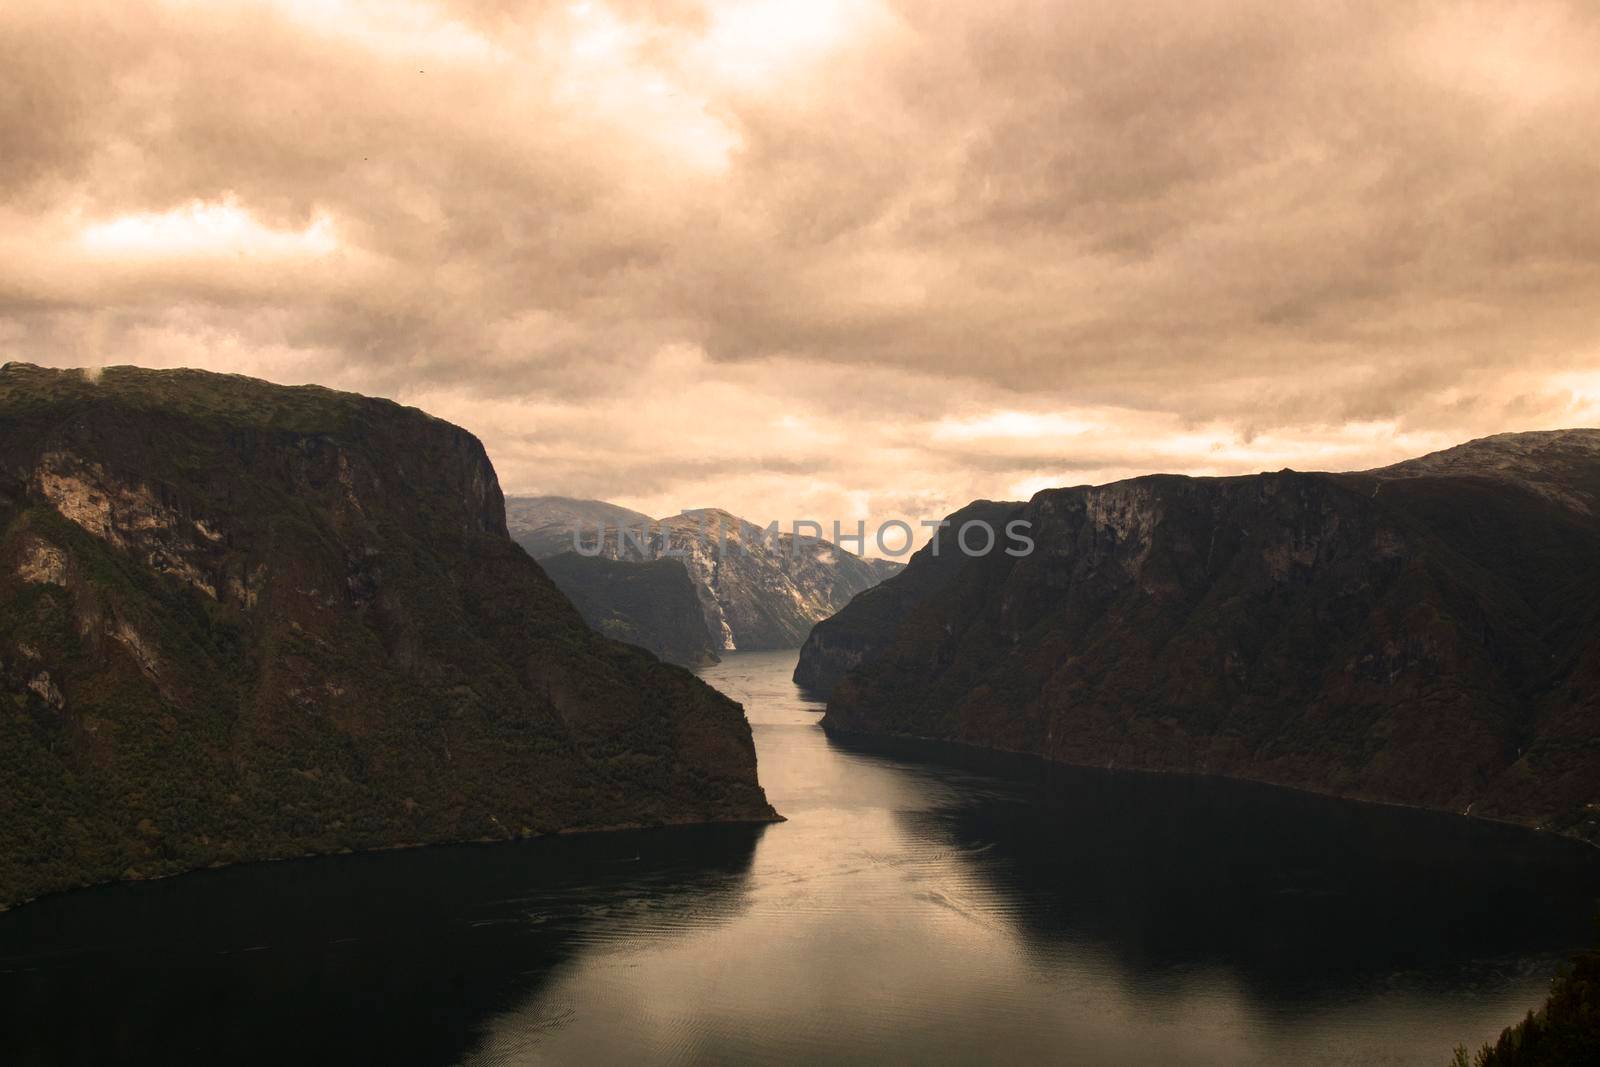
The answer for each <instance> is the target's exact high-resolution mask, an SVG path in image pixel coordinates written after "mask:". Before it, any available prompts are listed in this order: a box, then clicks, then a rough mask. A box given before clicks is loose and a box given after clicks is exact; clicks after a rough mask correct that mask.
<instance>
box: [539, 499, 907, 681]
mask: <svg viewBox="0 0 1600 1067" xmlns="http://www.w3.org/2000/svg"><path fill="white" fill-rule="evenodd" d="M530 499H538V498H530ZM543 499H554V500H563V498H543ZM569 503H571V502H566V501H564V500H563V504H562V505H561V507H560V508H559V509H557V508H552V509H551V510H550V511H549V512H547V513H541V512H537V511H536V510H535V509H532V508H530V509H529V510H528V511H527V512H525V513H524V514H525V520H524V521H526V522H527V523H528V524H529V526H530V528H534V529H538V530H543V531H546V533H544V534H542V535H541V536H540V537H538V538H535V537H533V536H532V535H529V536H526V537H523V538H521V539H520V543H522V544H523V545H524V546H525V547H527V548H528V550H529V552H531V553H533V554H534V555H535V556H537V557H539V558H541V559H545V558H548V557H549V556H552V555H554V554H555V553H556V552H563V551H568V550H570V549H571V548H572V547H573V546H572V521H573V519H572V518H571V517H570V516H572V515H573V514H575V513H576V512H577V511H578V510H579V509H577V508H572V507H568V506H567V505H568V504H569ZM577 503H579V504H582V505H584V506H585V508H584V510H583V512H582V516H583V517H582V518H581V519H579V520H578V521H580V522H581V523H582V526H581V527H580V529H581V531H582V534H583V537H582V546H583V548H584V549H585V550H586V551H590V550H592V551H595V552H596V557H595V558H604V559H612V560H619V561H623V562H627V563H641V562H646V561H666V562H669V563H673V564H675V565H677V566H681V567H683V568H685V569H686V570H687V572H688V575H689V578H690V580H691V581H692V582H693V583H694V585H695V588H696V590H697V591H698V594H699V597H700V605H701V613H702V616H703V618H704V623H705V627H706V629H707V630H708V631H709V632H710V634H711V641H712V646H713V648H715V649H718V650H728V649H772V648H794V647H796V646H797V645H799V644H800V643H801V642H802V641H803V640H804V639H805V636H806V634H807V633H808V632H809V631H810V629H811V627H812V625H813V624H814V623H816V622H817V621H819V620H821V619H825V618H827V617H828V616H830V615H832V614H834V613H835V612H837V611H838V610H839V609H840V608H842V607H844V606H845V605H846V604H847V603H849V602H850V598H851V597H853V596H855V595H856V594H857V593H860V592H862V591H863V590H866V589H869V588H871V587H872V586H874V585H876V584H877V583H879V582H881V581H883V579H885V578H887V577H888V576H889V575H891V574H897V573H899V572H900V571H901V570H903V569H904V568H903V566H902V565H901V564H899V563H895V562H893V561H890V560H881V559H864V558H862V557H861V556H858V555H856V554H855V553H853V552H849V551H846V550H845V549H843V548H840V547H838V546H836V545H834V544H832V543H830V542H828V541H825V540H820V539H813V538H805V537H803V538H801V539H800V540H799V541H798V542H797V541H796V539H795V537H794V535H793V533H780V534H779V535H778V536H776V537H774V538H767V537H765V536H763V533H762V527H759V526H757V525H755V524H754V523H751V522H749V521H747V520H745V519H741V518H739V517H738V516H736V515H733V514H731V513H729V512H726V511H723V510H721V509H719V508H697V509H692V510H688V511H684V512H682V513H681V514H678V515H674V516H672V517H670V518H666V519H661V520H660V521H659V522H657V521H655V520H649V519H642V518H630V519H629V520H628V521H627V522H626V523H614V522H610V521H605V520H603V519H602V518H601V513H600V511H599V510H598V509H597V508H595V507H594V505H599V507H601V508H611V507H615V505H611V504H605V503H603V502H601V501H579V502H577ZM546 514H549V515H555V516H558V517H557V518H555V519H553V520H550V521H546V520H545V518H544V515H546ZM629 514H630V515H634V516H637V514H638V513H637V512H630V513H629ZM597 521H604V522H605V525H604V531H603V533H602V531H601V530H600V528H599V527H597V526H596V522H597ZM556 528H560V529H561V530H562V531H563V532H562V534H561V535H560V536H559V537H558V536H556V535H554V534H553V533H551V532H549V531H552V530H554V529H556ZM645 530H648V536H643V535H642V533H643V531H645ZM550 549H553V550H554V551H550ZM541 552H543V553H545V554H543V555H541ZM668 553H672V554H670V555H669V554H668ZM606 606H607V608H608V609H609V610H611V611H613V612H616V613H617V614H619V615H627V612H628V609H627V608H625V607H623V606H622V605H618V604H608V605H606ZM621 625H625V626H627V627H631V628H632V629H633V630H634V632H636V633H638V634H640V635H641V636H650V635H653V636H652V637H651V643H650V644H649V646H648V647H655V646H656V645H667V644H672V643H677V644H682V643H683V638H682V637H681V636H679V635H676V634H667V633H662V632H659V631H656V630H654V629H653V624H652V623H650V622H648V621H646V620H643V619H640V618H638V617H628V618H627V619H626V620H625V622H623V623H621Z"/></svg>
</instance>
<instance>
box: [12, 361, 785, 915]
mask: <svg viewBox="0 0 1600 1067" xmlns="http://www.w3.org/2000/svg"><path fill="white" fill-rule="evenodd" d="M0 416H3V418H0V684H3V685H4V687H5V689H6V691H7V693H8V695H9V704H8V706H6V707H5V709H4V711H3V712H0V790H3V791H4V793H5V800H6V801H7V805H8V810H9V811H11V812H13V813H14V814H13V815H12V816H8V818H7V819H6V820H5V821H4V823H3V824H0V903H14V902H16V901H19V900H23V899H27V898H29V897H32V896H35V895H37V894H39V893H41V892H48V891H52V890H56V889H64V888H70V887H72V886H77V885H83V884H90V883H94V882H100V881H107V880H116V879H121V878H146V877H156V876H160V875H165V874H171V873H177V872H180V871H183V870H189V869H193V868H195V867H202V866H208V865H212V864H217V863H229V862H238V861H243V860H252V859H266V858H275V857H280V856H289V855H301V854H306V853H316V852H334V851H342V850H346V849H365V848H383V847H392V846H395V845H398V844H414V843H431V842H442V841H457V840H480V839H501V838H510V837H518V836H524V835H527V834H538V833H548V832H554V831H560V830H580V829H601V828H610V827H617V826H626V825H665V824H669V823H677V822H700V821H770V820H772V819H774V818H776V815H775V813H774V812H773V811H772V809H771V806H770V805H769V804H767V802H766V799H765V795H764V794H763V793H762V791H761V788H760V786H759V784H758V782H757V780H756V776H755V751H754V745H753V743H752V741H751V737H750V731H749V725H748V723H746V722H745V720H744V717H743V715H742V713H741V711H740V709H739V706H738V705H737V704H734V703H733V702H732V701H729V700H728V699H727V698H725V697H723V696H721V695H720V694H718V693H716V691H715V690H712V689H711V688H710V687H709V686H706V685H704V683H702V682H700V681H699V680H698V679H696V678H694V677H693V676H692V675H690V674H689V673H688V672H686V671H683V670H681V669H680V668H677V667H673V666H670V665H667V664H663V663H661V662H659V661H658V660H657V659H656V658H655V657H653V656H651V655H649V654H648V653H646V652H643V651H641V650H638V649H635V648H632V647H630V646H628V645H624V644H621V643H618V642H614V641H610V640H607V639H605V638H602V637H600V636H598V635H596V634H594V633H593V632H592V631H591V630H590V629H589V627H588V626H586V625H585V624H584V623H583V620H582V619H581V617H580V616H579V614H578V613H577V611H576V610H575V609H574V608H573V607H572V605H571V604H570V603H569V602H568V601H567V599H566V598H565V597H564V596H563V595H562V594H561V593H560V592H559V590H558V589H557V588H556V587H555V585H554V584H553V583H551V582H550V580H549V578H548V577H547V576H546V575H545V574H544V572H543V571H542V570H541V569H540V567H539V566H538V565H537V564H536V563H534V562H533V561H532V560H531V558H530V557H528V555H527V554H526V553H525V552H523V551H522V550H521V549H520V548H518V547H517V546H516V545H515V544H514V543H513V542H512V541H511V539H510V537H509V535H508V534H507V531H506V524H505V512H504V501H503V497H502V495H501V492H500V489H499V485H498V481H497V479H496V477H495V473H494V469H493V467H492V465H491V464H490V463H489V460H488V457H487V455H486V454H485V452H484V450H483V446H482V444H481V443H480V442H478V440H477V439H476V438H475V437H473V436H472V435H471V434H470V433H468V432H467V431H465V430H463V429H461V428H459V427H456V426H453V425H451V424H450V423H447V422H444V421H442V420H439V419H436V418H434V417H433V416H429V415H427V414H426V413H424V412H420V411H418V410H416V409H413V408H405V407H402V406H401V405H398V404H395V403H393V402H392V401H387V400H380V399H375V398H369V397H361V396H359V395H357V394H350V393H339V392H336V391H334V390H328V389H323V388H321V387H315V386H309V387H304V386H303V387H285V386H278V385H273V384H270V383H266V382H261V381H258V380H255V379H249V378H244V377H242V376H237V375H212V374H208V373H206V372H200V371H187V370H185V371H149V370H142V369H139V368H132V367H111V368H106V369H105V370H104V371H101V372H99V373H98V374H97V375H93V376H89V375H85V374H84V373H82V372H79V371H71V370H53V369H47V368H42V367H36V366H33V365H31V364H21V363H9V364H6V365H5V367H4V368H0Z"/></svg>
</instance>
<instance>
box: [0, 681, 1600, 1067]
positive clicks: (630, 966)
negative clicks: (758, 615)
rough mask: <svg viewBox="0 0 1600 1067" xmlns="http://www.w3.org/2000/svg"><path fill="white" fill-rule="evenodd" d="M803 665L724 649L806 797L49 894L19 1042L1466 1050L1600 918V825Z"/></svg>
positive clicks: (12, 986)
mask: <svg viewBox="0 0 1600 1067" xmlns="http://www.w3.org/2000/svg"><path fill="white" fill-rule="evenodd" d="M792 667H793V653H776V654H773V653H752V654H734V655H730V656H728V657H727V658H726V659H725V660H724V661H723V663H721V664H719V665H717V666H716V667H714V668H709V669H708V670H706V671H705V672H704V673H705V676H706V677H707V678H708V680H710V681H711V682H712V683H713V684H715V685H717V686H718V687H719V688H722V689H723V690H724V691H725V692H728V693H729V694H731V695H732V696H734V697H735V698H736V699H739V700H741V701H742V702H743V703H744V704H745V707H746V710H747V712H748V714H749V716H750V719H751V721H752V726H753V729H754V731H755V736H756V745H757V749H758V752H759V755H760V761H761V776H762V781H763V783H764V784H765V785H766V787H767V790H768V793H769V795H770V797H771V798H772V800H773V803H774V804H775V805H776V806H777V808H778V810H779V811H781V812H782V813H783V814H784V815H786V816H787V817H788V819H789V821H788V822H786V823H784V824H781V825H776V826H771V827H767V828H706V829H700V830H673V831H661V832H656V833H646V834H617V835H598V836H594V837H586V838H565V839H556V840H551V841H538V842H529V843H527V844H524V845H515V846H493V847H475V848H457V849H436V850H426V851H420V852H412V853H395V854H389V855H382V856H348V857H338V858H332V859H325V860H318V861H308V862H303V863H292V864H275V865H266V866H256V867H242V868H237V869H234V870H229V871H218V872H210V873H207V874H204V875H197V876H193V877H186V878H181V879H175V880H173V881H171V882H166V883H157V884H154V885H145V886H134V887H115V888H111V889H107V890H98V891H94V892H91V893H84V894H74V895H69V896H64V897H60V898H57V899H55V900H48V901H43V902H40V903H39V904H38V905H34V906H30V907H28V908H23V909H21V910H19V911H17V912H15V913H13V914H11V915H5V916H0V969H6V968H9V969H10V970H11V973H8V974H4V975H0V1025H3V1027H4V1032H5V1033H7V1034H10V1035H17V1034H20V1035H23V1037H22V1042H23V1044H22V1053H23V1055H22V1056H21V1057H17V1056H8V1057H7V1058H8V1061H9V1062H24V1063H26V1062H64V1061H70V1060H74V1059H76V1060H79V1061H82V1062H90V1061H94V1060H99V1061H106V1060H127V1059H129V1058H139V1059H163V1060H166V1061H169V1062H170V1061H174V1060H179V1061H182V1060H190V1059H194V1058H196V1055H197V1054H199V1053H200V1052H201V1051H202V1050H203V1051H204V1053H205V1055H204V1057H203V1058H205V1059H224V1058H225V1059H228V1060H230V1061H238V1060H240V1059H259V1060H263V1061H271V1062H285V1061H302V1060H312V1061H318V1062H326V1061H341V1060H348V1061H353V1062H385V1063H402V1062H420V1063H448V1062H456V1061H461V1060H465V1061H466V1062H470V1063H479V1064H497V1065H500V1064H543V1063H613V1062H615V1063H795V1062H832V1063H878V1062H894V1063H1015V1062H1035V1061H1037V1062H1081V1063H1093V1064H1274V1065H1275V1064H1281V1063H1290V1062H1292V1063H1296V1064H1335V1063H1354V1064H1368V1063H1390V1064H1410V1063H1417V1064H1429V1065H1436V1064H1440V1063H1443V1062H1444V1061H1445V1060H1446V1059H1447V1058H1448V1055H1449V1050H1450V1048H1451V1047H1452V1046H1453V1045H1454V1044H1455V1043H1456V1042H1458V1041H1464V1042H1468V1043H1475V1042H1476V1041H1479V1040H1482V1039H1484V1038H1486V1037H1488V1036H1490V1035H1491V1034H1493V1033H1495V1032H1497V1031H1498V1030H1499V1028H1500V1027H1502V1026H1503V1025H1505V1024H1506V1023H1507V1022H1509V1021H1511V1020H1513V1019H1515V1018H1517V1017H1518V1016H1520V1015H1521V1014H1522V1012H1524V1011H1525V1010H1526V1009H1527V1008H1529V1007H1531V1006H1533V1005H1534V1004H1536V1003H1537V1002H1538V1001H1539V1000H1540V999H1541V998H1542V995H1543V991H1544V989H1545V987H1546V983H1547V979H1548V974H1549V971H1550V968H1551V967H1552V964H1553V961H1554V960H1555V959H1556V958H1558V957H1559V956H1560V955H1562V954H1564V953H1566V952H1568V951H1570V950H1572V949H1574V948H1577V947H1578V946H1580V945H1581V944H1583V943H1584V942H1585V940H1586V938H1587V936H1588V930H1589V915H1590V913H1591V909H1592V901H1593V900H1594V898H1595V897H1596V896H1597V895H1600V853H1596V852H1595V851H1593V850H1590V849H1587V848H1583V847H1580V846H1576V845H1573V844H1571V843H1570V842H1563V841H1559V840H1552V839H1547V838H1543V837H1539V836H1536V835H1531V834H1527V833H1523V832H1520V831H1516V830H1513V829H1510V828H1506V827H1497V826H1493V825H1489V824H1483V823H1475V822H1469V821H1465V820H1461V819H1455V818H1450V817H1446V816H1438V815H1432V814H1428V813H1424V812H1414V811H1405V810H1400V809H1393V808H1379V807H1370V806H1363V805H1352V804H1344V803H1339V802H1336V801H1331V800H1327V799H1324V798H1317V797H1310V796H1305V795H1302V794H1295V793H1289V792H1285V791H1281V790H1275V789H1269V788H1265V787H1256V786H1250V785H1245V784H1239V783H1226V782H1214V781H1210V782H1208V781H1201V780H1195V779H1180V778H1163V777H1159V776H1145V775H1132V774H1125V773H1123V774H1107V773H1104V772H1094V771H1081V770H1073V769H1069V768H1045V767H1040V766H1038V765H1035V764H1031V763H1021V762H1017V761H1007V760H1000V761H995V760H992V759H989V758H982V757H978V756H974V755H972V754H970V753H966V754H963V755H962V756H961V757H960V759H958V760H956V759H953V758H952V757H951V755H950V754H949V753H948V752H943V751H940V752H937V753H934V752H927V751H918V752H913V753H910V755H913V756H916V757H918V758H916V759H910V760H908V759H906V758H904V757H905V756H906V755H907V753H906V752H905V751H904V750H903V749H897V750H896V752H895V753H893V754H888V753H886V752H885V751H884V750H882V749H880V748H877V747H875V746H864V745H861V744H859V743H854V744H842V743H839V742H834V741H830V740H829V739H827V738H826V737H825V736H824V735H823V734H822V732H821V731H820V730H819V729H818V727H817V713H818V711H819V710H820V708H819V707H818V706H817V705H816V704H815V702H814V701H809V700H807V699H806V698H805V697H804V696H803V695H802V694H800V693H799V692H798V691H797V690H796V689H795V687H794V685H793V684H792V683H791V682H790V681H789V675H790V671H791V670H792ZM931 757H937V758H931ZM85 1005H93V1006H94V1007H93V1009H92V1011H93V1014H94V1017H95V1018H96V1020H97V1021H98V1020H101V1019H103V1020H104V1021H105V1024H106V1026H105V1028H104V1029H103V1030H102V1029H100V1028H98V1027H86V1026H83V1025H81V1024H80V1020H81V1019H82V1018H83V1015H84V1011H85ZM8 1051H9V1050H8ZM91 1052H98V1053H101V1055H91V1054H90V1053H91Z"/></svg>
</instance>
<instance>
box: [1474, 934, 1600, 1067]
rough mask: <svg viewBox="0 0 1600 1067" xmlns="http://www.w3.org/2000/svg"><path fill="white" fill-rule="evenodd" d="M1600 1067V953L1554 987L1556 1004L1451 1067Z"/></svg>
mask: <svg viewBox="0 0 1600 1067" xmlns="http://www.w3.org/2000/svg"><path fill="white" fill-rule="evenodd" d="M1580 1064H1600V949H1590V950H1589V951H1588V952H1585V953H1584V954H1583V955H1581V956H1578V957H1576V958H1575V959H1573V961H1572V965H1571V966H1570V967H1569V968H1567V969H1565V970H1563V971H1562V973H1561V974H1559V975H1557V976H1556V978H1555V980H1554V981H1553V982H1552V983H1551V984H1550V999H1549V1000H1547V1001H1546V1002H1545V1005H1544V1007H1542V1008H1540V1009H1539V1010H1538V1011H1536V1012H1533V1011H1530V1012H1529V1013H1528V1017H1527V1018H1526V1019H1523V1020H1522V1021H1521V1022H1520V1023H1517V1024H1516V1025H1515V1026H1508V1027H1506V1029H1505V1031H1504V1032H1503V1033H1501V1035H1500V1039H1499V1040H1498V1041H1496V1042H1495V1043H1494V1044H1492V1045H1489V1044H1486V1045H1484V1046H1483V1047H1482V1048H1480V1049H1479V1050H1478V1051H1477V1053H1476V1055H1472V1056H1471V1057H1470V1058H1469V1054H1468V1052H1467V1050H1466V1048H1465V1047H1458V1048H1457V1049H1456V1054H1455V1058H1454V1059H1453V1060H1452V1061H1451V1067H1578V1065H1580Z"/></svg>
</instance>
